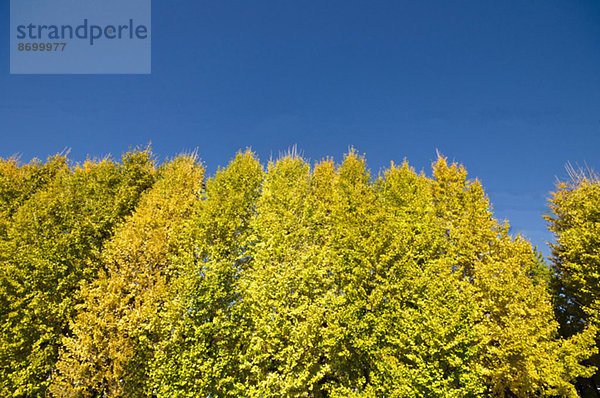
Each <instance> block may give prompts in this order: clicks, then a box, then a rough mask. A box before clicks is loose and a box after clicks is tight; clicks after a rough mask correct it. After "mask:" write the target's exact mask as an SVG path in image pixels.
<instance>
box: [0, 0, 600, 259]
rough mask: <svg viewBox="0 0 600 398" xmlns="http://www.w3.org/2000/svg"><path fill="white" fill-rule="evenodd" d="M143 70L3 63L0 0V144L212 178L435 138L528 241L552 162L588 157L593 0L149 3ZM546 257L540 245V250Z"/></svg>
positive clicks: (595, 141)
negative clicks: (244, 159) (35, 71)
mask: <svg viewBox="0 0 600 398" xmlns="http://www.w3.org/2000/svg"><path fill="white" fill-rule="evenodd" d="M152 7H153V8H152V74H151V75H147V76H144V75H137V76H136V75H88V76H86V75H84V76H81V75H10V74H9V48H8V47H7V43H8V42H9V33H10V32H9V30H8V25H9V2H8V1H2V2H1V3H0V18H1V20H0V21H1V26H3V27H6V28H4V29H0V43H5V45H3V46H0V92H1V95H0V156H3V157H6V156H10V155H12V154H15V153H18V154H21V157H22V159H23V160H25V161H28V160H29V159H31V158H33V157H40V158H45V157H46V156H47V155H49V154H53V153H56V152H60V151H62V150H63V149H64V148H71V157H72V158H73V159H75V160H83V159H84V158H85V157H86V155H87V154H91V155H97V156H103V155H105V154H107V153H112V154H119V153H121V152H122V151H124V150H126V149H127V148H128V147H129V146H135V145H142V144H145V143H147V142H149V141H152V146H153V149H154V151H155V152H156V153H157V154H158V156H159V158H161V159H164V158H165V157H167V156H172V155H174V154H176V153H178V152H181V151H185V150H190V149H194V148H198V150H199V153H200V155H201V156H202V158H203V160H204V161H205V162H206V164H207V166H208V168H209V170H210V171H211V172H212V171H214V170H215V169H216V167H217V166H218V165H224V164H226V163H227V162H228V161H229V159H230V158H231V157H232V156H233V155H234V154H235V152H236V151H237V150H238V149H240V148H245V147H247V146H251V147H252V148H253V149H254V150H255V151H256V152H257V153H258V154H259V155H260V157H261V158H262V159H263V160H267V159H268V158H269V157H270V156H271V155H273V156H274V157H276V156H277V155H278V153H279V152H280V151H284V150H285V149H286V148H288V147H289V146H290V145H294V144H297V145H298V147H299V148H300V149H301V150H302V151H303V153H304V155H305V157H307V158H309V159H311V160H318V159H320V158H322V157H324V156H327V155H331V156H334V157H335V158H336V159H338V160H340V159H341V158H342V156H343V153H344V152H346V151H347V149H348V147H349V146H354V147H355V148H357V149H358V150H359V151H360V152H363V153H366V155H367V159H368V162H369V165H370V167H371V170H372V172H373V173H374V174H377V173H378V172H379V170H380V169H381V168H383V167H385V166H387V165H388V164H389V161H390V160H394V161H396V162H400V161H402V159H404V158H407V159H408V160H409V162H410V163H411V164H412V165H413V166H415V167H416V168H417V169H424V170H426V171H427V172H429V170H430V169H429V167H430V166H429V165H430V163H431V161H433V160H434V159H435V156H436V155H435V154H436V148H437V149H439V150H440V151H441V152H442V153H444V154H445V155H446V156H448V157H449V158H450V159H451V160H457V161H460V162H462V163H464V164H465V166H466V167H467V169H468V170H469V172H470V174H471V176H473V177H478V178H479V179H480V180H482V182H483V184H484V186H485V187H486V189H487V192H488V194H489V195H490V198H491V200H492V202H493V203H494V207H495V212H496V215H497V217H498V218H500V219H503V218H508V219H509V220H510V223H511V225H512V226H513V231H514V232H515V233H516V232H521V233H523V234H524V235H525V236H527V237H528V238H530V239H531V240H532V241H533V242H534V243H535V244H537V245H540V246H542V245H544V242H545V241H546V240H548V239H551V236H550V235H549V234H548V233H547V232H546V231H545V222H544V221H543V220H542V219H541V214H542V212H544V211H545V209H546V198H547V197H548V193H549V191H551V190H552V189H553V186H554V183H555V181H556V178H557V177H565V171H564V165H565V163H566V162H568V161H570V162H572V163H579V164H587V165H589V166H590V167H593V168H595V169H596V170H598V169H600V159H599V157H598V150H599V148H600V2H598V1H597V0H596V1H592V0H590V1H566V0H565V1H552V0H544V1H482V0H478V1H447V0H446V1H418V2H417V1H411V2H408V1H387V2H386V1H364V2H357V1H348V0H346V1H282V0H279V1H269V2H266V1H252V2H250V1H244V2H241V1H212V2H206V1H198V0H193V1H192V0H186V1H184V0H179V1H169V2H167V1H158V0H155V1H154V2H153V4H152ZM544 251H545V252H546V253H547V250H546V249H545V250H544Z"/></svg>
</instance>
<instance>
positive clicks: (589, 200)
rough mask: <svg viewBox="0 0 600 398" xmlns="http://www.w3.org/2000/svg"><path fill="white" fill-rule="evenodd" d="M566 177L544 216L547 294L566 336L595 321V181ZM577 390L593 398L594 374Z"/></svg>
mask: <svg viewBox="0 0 600 398" xmlns="http://www.w3.org/2000/svg"><path fill="white" fill-rule="evenodd" d="M570 174H571V177H572V180H571V181H569V182H560V183H559V184H558V185H557V190H556V192H554V194H553V195H552V198H551V199H550V209H551V210H552V215H549V216H547V217H546V220H548V221H549V229H550V231H552V232H554V234H555V236H556V243H555V244H552V245H551V247H552V264H553V278H552V289H553V292H554V297H555V308H556V314H557V318H558V320H559V321H560V325H561V334H562V335H563V336H566V337H569V336H573V335H577V334H578V333H585V332H586V331H587V333H591V332H592V331H594V330H595V329H596V328H597V327H598V322H599V321H600V180H599V179H598V177H597V176H595V175H594V174H593V173H591V174H589V175H588V174H585V173H580V172H575V171H574V170H573V169H571V173H570ZM590 329H591V331H590ZM599 346H600V339H599V338H598V337H596V347H599ZM589 363H591V364H593V365H594V366H595V367H596V368H598V367H600V358H598V356H597V355H595V356H594V357H592V358H591V360H590V361H589ZM579 387H580V388H581V389H582V392H584V395H586V396H587V395H590V396H595V394H596V391H597V389H598V387H600V374H598V373H596V375H595V376H594V377H593V378H591V379H589V380H581V382H580V383H579Z"/></svg>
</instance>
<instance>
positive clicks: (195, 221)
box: [0, 150, 600, 398]
mask: <svg viewBox="0 0 600 398" xmlns="http://www.w3.org/2000/svg"><path fill="white" fill-rule="evenodd" d="M586 184H588V183H587V182H581V181H580V182H578V185H577V186H570V187H565V188H561V190H560V191H559V192H558V193H557V194H556V195H555V196H554V199H553V210H554V211H555V217H554V218H551V221H552V222H553V224H552V225H553V228H554V231H555V232H556V233H557V235H558V242H557V245H555V246H554V256H555V263H554V271H555V276H554V277H553V278H552V279H551V281H550V284H549V271H548V268H547V266H546V264H545V262H544V260H543V258H541V256H540V254H539V253H538V252H537V251H536V250H535V249H534V248H532V247H531V245H530V243H529V242H527V241H526V240H524V239H523V238H522V237H520V236H512V235H511V234H510V233H509V226H508V223H506V222H505V223H504V224H500V223H499V222H498V221H497V220H496V219H494V217H493V213H492V208H491V205H490V203H489V200H488V197H487V196H486V194H485V191H484V189H483V187H482V185H481V183H480V182H479V181H477V180H470V179H468V175H467V172H466V170H465V168H464V167H463V166H461V165H458V164H454V163H453V164H448V162H447V161H446V159H445V158H443V157H439V158H438V159H437V160H436V161H435V162H434V164H433V175H432V177H428V176H426V175H425V174H424V173H417V172H416V171H415V170H414V169H412V168H411V167H410V166H409V165H408V163H406V162H405V163H403V164H402V165H395V164H393V163H392V165H391V166H390V167H389V168H388V169H387V170H384V171H383V172H382V173H381V174H380V175H379V176H377V177H375V178H373V177H372V176H371V174H370V172H369V170H368V168H367V165H366V161H365V159H364V157H362V156H360V155H359V154H357V153H356V152H355V151H354V150H352V151H350V152H349V153H348V154H347V155H346V156H345V158H344V160H343V161H342V162H341V163H340V164H336V163H335V162H334V161H333V160H331V159H326V160H323V161H320V162H317V163H315V164H314V165H311V164H309V163H308V162H306V161H305V160H304V159H302V158H301V157H299V156H297V154H295V153H290V154H288V155H286V156H283V157H281V158H280V159H278V160H276V161H271V162H269V163H268V165H267V166H266V169H263V167H262V166H261V164H260V162H259V161H258V159H257V158H256V156H255V155H254V154H253V153H252V152H250V151H246V152H240V153H238V154H237V155H236V156H235V158H234V159H232V160H231V162H230V163H229V165H228V166H227V167H225V168H222V169H219V170H218V171H217V172H216V174H215V175H214V176H212V177H210V178H207V179H205V172H204V168H203V166H202V165H201V164H200V163H199V161H198V159H197V158H196V157H195V155H182V156H179V157H176V158H175V159H173V160H171V161H168V162H165V163H164V164H162V165H161V166H160V167H158V168H156V167H155V166H154V162H153V161H152V157H151V154H150V152H149V150H143V151H140V150H137V151H132V152H130V153H128V154H126V155H124V157H123V158H122V159H121V161H120V162H116V161H114V160H112V159H111V158H106V159H104V160H100V161H87V162H85V163H83V164H80V165H74V166H71V165H70V164H69V161H68V160H67V158H66V157H65V156H56V157H54V158H50V159H48V161H47V162H45V163H43V162H39V161H34V162H31V163H29V164H25V165H24V164H21V163H20V162H19V161H18V159H15V158H11V159H8V160H2V161H1V162H0V216H1V217H0V246H1V247H0V249H1V251H0V261H1V268H0V316H1V318H0V327H2V335H1V336H0V389H1V391H2V393H3V396H8V397H11V396H12V397H41V396H45V395H52V396H56V397H147V396H150V395H152V394H155V395H156V396H158V397H201V396H204V397H240V396H243V397H282V396H285V397H315V398H316V397H319V398H324V397H380V396H386V397H388V396H389V397H415V398H416V397H448V398H450V397H483V396H498V397H505V396H506V397H533V396H536V397H537V396H548V397H553V396H566V397H575V396H577V395H576V391H575V387H574V383H575V381H576V380H577V378H585V377H589V376H591V374H592V373H593V372H594V368H592V367H590V366H588V365H589V364H590V358H592V359H591V360H592V361H593V360H594V357H592V355H593V354H594V352H595V347H594V345H595V340H594V339H595V333H596V332H595V330H596V329H595V326H594V325H595V323H596V321H597V317H598V313H597V310H598V309H599V308H600V304H599V302H600V301H599V299H598V297H596V295H597V292H596V291H595V290H594V289H597V287H598V283H597V281H596V279H594V278H596V276H597V275H596V274H597V269H596V268H597V265H598V262H597V261H596V260H597V257H598V256H597V252H596V251H597V250H596V249H597V246H598V245H597V243H598V242H597V241H596V240H594V239H596V238H597V235H598V234H597V232H598V231H596V229H597V228H596V227H597V226H596V224H597V221H598V219H597V215H598V214H600V213H599V212H598V206H596V205H595V204H594V203H596V204H597V202H598V201H597V199H598V198H599V197H600V193H599V190H598V189H597V185H594V184H597V183H596V182H591V181H590V182H589V184H588V185H589V186H588V185H586ZM594 201H595V202H594ZM594 250H596V251H594ZM594 267H596V268H594ZM550 287H552V289H551V288H550ZM552 292H556V296H555V297H554V298H553V296H552ZM553 300H554V301H553ZM554 302H556V303H558V304H559V305H558V309H559V310H558V320H560V321H561V322H562V324H560V325H559V322H558V321H557V317H556V316H555V314H554V311H553V303H554ZM565 319H568V320H569V322H566V323H565ZM559 326H560V331H561V334H560V335H559ZM567 330H568V332H566V331H567Z"/></svg>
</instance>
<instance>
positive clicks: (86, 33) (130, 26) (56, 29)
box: [17, 19, 148, 46]
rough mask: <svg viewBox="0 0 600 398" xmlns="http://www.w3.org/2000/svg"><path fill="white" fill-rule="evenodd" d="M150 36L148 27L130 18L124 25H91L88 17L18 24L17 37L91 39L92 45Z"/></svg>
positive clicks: (32, 38) (141, 38)
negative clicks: (67, 21) (69, 22)
mask: <svg viewBox="0 0 600 398" xmlns="http://www.w3.org/2000/svg"><path fill="white" fill-rule="evenodd" d="M147 38H148V27H147V26H146V25H138V24H135V23H134V20H133V19H130V20H129V21H128V23H127V24H124V25H105V26H102V25H91V24H89V23H88V20H87V19H84V20H83V23H82V24H81V25H77V26H73V25H36V24H33V23H30V24H29V25H18V26H17V39H29V40H34V39H35V40H65V39H69V40H73V39H81V40H89V44H90V45H91V46H93V45H94V41H96V42H97V41H98V40H100V39H107V40H114V39H119V40H122V39H130V40H133V39H140V40H144V39H147Z"/></svg>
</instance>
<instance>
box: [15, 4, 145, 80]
mask: <svg viewBox="0 0 600 398" xmlns="http://www.w3.org/2000/svg"><path fill="white" fill-rule="evenodd" d="M10 7H11V8H10V17H11V18H10V32H11V35H10V36H11V37H10V72H11V73H16V74H39V73H44V74H49V73H52V74H113V73H118V74H149V73H150V72H151V45H152V44H151V35H152V31H151V9H150V0H102V1H98V0H77V1H73V0H10Z"/></svg>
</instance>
